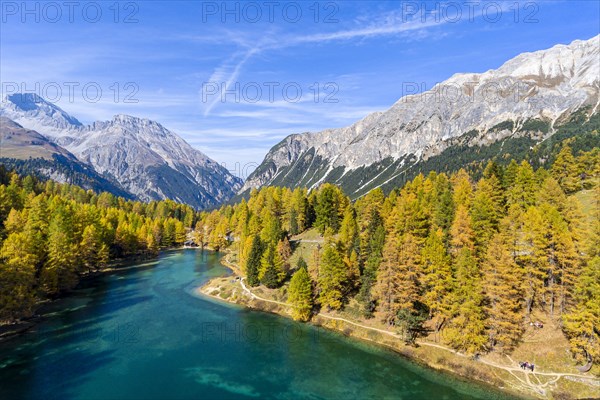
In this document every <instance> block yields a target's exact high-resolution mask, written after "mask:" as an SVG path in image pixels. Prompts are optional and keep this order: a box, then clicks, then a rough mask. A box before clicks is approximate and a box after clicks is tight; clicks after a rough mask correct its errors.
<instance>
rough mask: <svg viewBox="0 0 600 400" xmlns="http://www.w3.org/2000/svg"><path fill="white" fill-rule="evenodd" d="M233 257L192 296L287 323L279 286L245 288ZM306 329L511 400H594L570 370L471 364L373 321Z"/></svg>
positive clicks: (592, 382)
mask: <svg viewBox="0 0 600 400" xmlns="http://www.w3.org/2000/svg"><path fill="white" fill-rule="evenodd" d="M233 256H234V255H233V253H228V254H226V255H225V256H224V257H223V258H222V264H223V265H225V266H226V267H228V268H230V269H232V271H233V272H234V275H232V276H228V277H221V278H214V279H212V280H210V281H208V282H207V283H206V284H204V285H203V286H201V287H199V288H197V289H196V293H197V294H201V295H207V296H210V297H212V298H214V299H217V300H220V301H226V302H229V303H234V304H238V305H242V306H244V307H248V308H251V309H254V310H258V311H264V312H269V313H274V314H278V315H281V316H284V317H287V318H291V312H290V306H289V305H287V304H286V288H285V286H284V288H282V289H267V288H264V287H262V286H261V287H258V288H248V287H247V286H246V285H245V284H244V281H243V279H242V278H241V275H240V270H239V268H238V267H237V265H235V263H233V262H232V260H231V258H232V257H233ZM310 323H311V324H313V325H316V326H320V327H324V328H327V329H330V330H334V331H337V332H341V333H342V334H344V335H345V336H348V337H353V338H356V339H359V340H365V341H368V342H373V343H376V344H378V345H381V346H384V347H386V348H389V349H391V350H393V351H395V352H396V353H398V354H400V355H402V356H404V357H407V358H409V359H411V360H413V361H416V362H419V363H422V364H424V365H426V366H428V367H430V368H433V369H436V370H440V371H445V372H448V373H451V374H453V375H456V376H458V377H461V378H462V379H467V380H474V381H478V382H480V383H482V384H486V385H491V386H493V387H495V388H498V389H500V390H503V391H506V392H508V393H511V394H514V395H517V396H521V397H528V398H543V399H593V398H600V379H599V378H598V376H595V375H593V374H591V373H585V374H581V373H578V372H577V371H576V370H575V369H574V368H571V369H573V370H574V372H570V371H568V370H567V368H561V369H554V368H553V369H550V368H549V367H550V366H548V365H543V368H536V371H535V373H534V372H527V371H524V370H522V369H521V368H519V366H518V362H517V361H515V360H513V359H512V358H510V357H508V356H500V355H499V354H490V355H485V356H482V357H479V358H478V359H477V360H474V359H473V358H471V357H467V356H465V355H464V354H460V353H457V352H455V351H454V350H452V349H450V348H447V347H445V346H443V345H442V344H440V343H439V342H438V341H436V340H431V338H426V339H420V340H419V341H418V342H417V345H416V346H408V345H406V344H404V342H403V341H402V340H401V338H400V337H399V336H398V335H397V334H396V333H395V332H393V331H391V330H388V329H385V327H384V326H380V324H378V323H377V322H376V321H374V320H373V319H370V320H364V319H357V318H352V317H350V316H349V315H347V313H340V312H332V313H318V314H315V315H313V317H312V319H311V321H310ZM595 368H597V367H595ZM556 371H559V372H556Z"/></svg>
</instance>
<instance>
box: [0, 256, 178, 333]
mask: <svg viewBox="0 0 600 400" xmlns="http://www.w3.org/2000/svg"><path fill="white" fill-rule="evenodd" d="M185 248H186V247H170V248H166V249H162V250H161V251H160V253H168V252H171V251H177V250H183V249H185ZM157 261H158V256H157V255H154V254H147V253H146V254H136V255H129V256H126V257H124V258H120V259H115V260H111V261H109V262H108V264H107V266H106V267H103V268H99V269H95V270H92V271H87V272H84V273H82V274H81V275H80V276H79V280H80V282H83V281H85V280H93V279H97V278H98V277H100V276H103V275H106V274H110V273H113V272H123V271H127V270H129V269H137V268H143V267H147V266H148V265H149V264H152V263H154V262H157ZM76 289H77V288H74V289H73V290H76ZM69 294H70V291H65V292H63V293H61V294H60V295H58V296H57V297H54V298H46V299H40V300H38V302H37V303H36V305H35V306H34V309H35V310H36V311H35V312H34V313H33V314H32V315H31V316H29V317H26V318H22V319H20V320H16V321H11V322H6V321H0V342H2V341H5V340H9V339H11V338H13V337H15V336H18V335H20V334H23V333H25V332H27V331H28V330H30V329H32V328H34V327H35V326H36V325H37V324H38V323H39V322H40V321H41V320H42V318H43V316H42V315H40V314H38V313H37V311H39V310H40V309H41V308H43V307H44V306H45V305H47V304H49V303H52V302H54V301H58V300H60V299H63V298H65V297H68V296H69Z"/></svg>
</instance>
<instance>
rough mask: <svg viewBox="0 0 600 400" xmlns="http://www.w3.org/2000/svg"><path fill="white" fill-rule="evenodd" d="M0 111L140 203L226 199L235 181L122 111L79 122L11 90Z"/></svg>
mask: <svg viewBox="0 0 600 400" xmlns="http://www.w3.org/2000/svg"><path fill="white" fill-rule="evenodd" d="M0 115H4V116H6V117H9V118H11V119H13V120H15V121H16V122H18V123H19V124H21V125H22V126H24V127H27V128H30V129H36V130H37V131H38V132H40V133H42V134H43V135H45V136H47V137H48V138H49V139H51V140H52V141H53V142H54V143H56V144H58V145H60V146H62V147H64V148H65V149H67V150H69V151H70V152H71V153H73V154H74V155H75V156H76V157H77V158H78V159H79V160H80V161H82V162H84V163H87V164H89V165H91V166H92V167H94V169H95V170H96V171H97V172H98V173H100V174H102V175H105V176H108V177H110V178H111V179H114V180H115V181H117V182H119V184H120V185H121V186H122V187H123V188H125V189H126V190H127V191H129V192H130V193H132V194H133V195H135V196H136V198H138V199H140V200H144V201H149V200H161V199H166V198H169V199H173V200H176V201H179V202H182V203H187V204H190V205H192V206H194V207H197V208H206V207H213V206H216V205H218V204H220V203H222V202H224V201H227V200H228V199H229V198H231V197H232V196H233V195H234V194H235V192H236V191H237V189H239V187H240V186H241V180H240V179H238V178H236V177H234V176H233V175H231V174H230V173H229V172H228V171H227V169H225V168H224V167H222V166H221V165H219V164H218V163H217V162H215V161H213V160H211V159H210V158H208V157H207V156H206V155H204V154H203V153H201V152H200V151H198V150H196V149H194V148H192V147H191V146H190V145H189V144H188V143H187V142H185V141H184V140H183V139H182V138H180V137H179V136H177V134H175V133H173V132H171V131H169V130H168V129H166V128H164V127H163V126H162V125H160V124H159V123H157V122H154V121H150V120H148V119H142V118H136V117H131V116H127V115H117V116H115V117H114V118H113V119H112V120H110V121H104V122H94V123H93V124H91V125H87V126H84V125H82V124H81V123H80V122H79V121H77V120H76V119H75V118H73V117H71V116H69V115H68V114H66V113H65V112H64V111H63V110H61V109H60V108H59V107H57V106H56V105H54V104H51V103H48V102H46V101H44V100H43V99H41V98H40V97H39V96H36V95H31V94H15V95H11V96H9V97H7V98H6V100H5V101H4V102H3V103H2V105H0Z"/></svg>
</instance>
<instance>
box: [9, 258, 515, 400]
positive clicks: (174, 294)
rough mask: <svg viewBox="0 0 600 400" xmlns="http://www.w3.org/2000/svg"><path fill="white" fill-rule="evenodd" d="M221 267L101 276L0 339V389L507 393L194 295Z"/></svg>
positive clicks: (124, 395) (277, 394)
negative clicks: (27, 328)
mask: <svg viewBox="0 0 600 400" xmlns="http://www.w3.org/2000/svg"><path fill="white" fill-rule="evenodd" d="M224 274H227V270H226V269H225V268H224V267H222V266H221V265H220V263H219V256H218V255H217V254H214V253H210V252H200V251H196V250H182V251H177V252H170V253H166V254H163V255H162V256H161V257H160V259H159V260H158V261H156V262H152V263H148V264H144V265H142V266H140V267H138V268H134V269H129V270H126V271H120V272H118V273H115V274H112V275H105V276H103V277H101V278H98V279H95V280H94V281H93V282H91V283H87V284H85V285H82V286H83V287H82V288H81V289H80V290H77V291H76V292H75V294H74V295H72V296H70V297H69V298H65V299H62V300H60V301H57V302H55V303H52V304H51V305H50V306H49V307H47V308H46V309H45V310H43V314H44V316H45V318H44V322H43V323H42V324H40V325H39V326H38V327H37V328H36V330H35V331H32V332H29V333H27V334H25V335H23V336H21V337H18V338H14V339H11V340H8V341H5V342H0V399H2V400H4V399H10V400H12V399H61V400H62V399H249V398H266V399H361V400H362V399H377V400H380V399H395V400H399V399H407V400H408V399H410V400H419V399H424V400H432V399H510V398H511V397H509V396H507V395H505V394H501V393H495V392H493V391H491V390H490V388H486V387H482V386H479V385H477V384H472V383H466V382H462V381H460V380H457V379H455V378H453V377H450V376H447V375H445V374H440V373H437V372H435V371H432V370H429V369H427V368H424V367H421V366H419V365H416V364H414V363H411V362H409V361H407V360H405V359H403V358H401V357H400V356H398V355H396V354H394V353H392V352H390V351H387V350H384V349H380V348H378V347H376V346H371V345H369V344H364V343H362V342H358V341H354V340H351V339H348V338H345V337H343V336H341V335H338V334H335V333H332V332H328V331H325V330H323V329H319V328H316V327H312V326H310V325H306V324H300V323H296V322H293V321H291V320H288V319H286V318H282V317H278V316H275V315H269V314H265V313H260V312H255V311H249V310H245V309H243V308H240V307H237V306H229V305H226V304H222V303H219V302H215V301H213V300H209V299H206V298H203V297H197V296H194V294H193V289H194V288H195V287H197V286H198V285H200V284H202V283H203V282H206V281H207V280H208V279H210V278H212V277H215V276H221V275H224Z"/></svg>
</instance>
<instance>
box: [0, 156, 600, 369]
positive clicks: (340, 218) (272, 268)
mask: <svg viewBox="0 0 600 400" xmlns="http://www.w3.org/2000/svg"><path fill="white" fill-rule="evenodd" d="M473 176H476V177H477V179H473ZM599 181H600V149H598V148H595V149H593V150H591V151H582V150H579V151H577V154H575V155H574V154H573V151H572V149H571V148H570V147H569V146H568V145H565V146H563V147H562V150H560V152H558V154H557V155H556V157H555V160H554V162H553V164H552V166H551V167H550V168H548V169H544V168H538V169H537V170H534V168H533V167H532V166H531V164H529V163H528V162H526V161H524V162H522V163H521V164H518V163H516V162H514V161H513V162H511V163H509V164H508V165H507V166H501V165H498V164H495V163H493V162H490V163H488V164H487V166H486V167H485V168H482V171H481V172H480V173H478V174H476V175H469V174H468V173H467V172H465V171H464V170H460V171H459V172H457V173H455V174H451V175H447V174H445V173H435V172H431V173H429V174H428V175H427V176H424V175H418V176H416V177H415V178H414V179H413V180H412V181H411V182H408V183H407V184H406V185H404V186H403V187H402V188H398V189H395V190H393V191H391V192H390V193H389V194H388V195H386V194H385V193H384V192H383V191H382V190H381V189H375V190H372V191H371V192H369V193H368V194H366V195H365V196H363V197H361V198H360V199H358V200H356V201H355V202H352V201H350V199H349V197H348V196H347V195H345V194H344V193H343V192H342V190H341V189H340V188H338V187H336V186H334V185H331V184H323V185H322V186H321V187H319V188H318V189H315V190H312V191H308V190H306V189H303V188H296V189H293V190H292V189H289V188H281V187H267V188H263V189H260V190H254V191H252V193H251V195H250V197H249V199H248V200H247V201H246V200H242V201H241V202H240V203H238V204H235V205H224V206H222V207H221V208H220V209H218V210H213V211H207V212H200V213H198V212H196V211H195V210H193V209H192V208H191V207H189V206H186V205H182V204H177V203H175V202H173V201H161V202H151V203H141V202H135V201H130V200H126V199H123V198H119V197H115V196H113V195H111V194H109V193H100V194H96V193H94V192H92V191H86V190H83V189H81V188H79V187H77V186H73V185H67V184H58V183H55V182H53V181H46V182H42V181H39V180H37V179H36V178H34V177H31V176H24V177H20V176H19V175H17V174H16V173H14V172H9V171H7V170H6V169H4V168H2V167H0V221H2V224H1V225H0V240H1V242H0V322H11V321H14V320H18V319H19V318H23V317H27V316H29V315H31V314H32V313H33V312H34V310H35V307H36V304H38V302H39V301H40V300H43V299H45V298H52V297H55V296H57V295H58V294H60V293H61V292H63V291H66V290H69V289H71V288H73V287H75V286H76V285H77V283H78V281H79V279H80V277H81V276H82V275H85V274H87V273H89V272H92V271H96V270H99V269H102V268H103V267H105V266H106V265H107V263H108V262H109V260H111V259H115V258H122V257H127V256H131V255H140V254H141V255H149V256H151V255H155V254H157V253H158V251H159V250H160V249H161V248H168V247H172V246H176V245H181V244H182V243H183V242H184V241H185V240H186V236H187V235H188V234H191V235H192V237H193V238H194V240H195V241H196V242H197V243H198V244H199V245H200V246H203V247H205V246H206V247H209V248H212V249H214V250H223V249H225V248H228V249H230V250H233V251H234V252H235V253H236V254H237V256H238V260H239V264H240V267H241V268H242V271H243V273H244V275H245V279H246V282H247V284H248V285H250V286H258V285H264V286H265V287H267V288H280V287H284V288H285V290H286V291H287V301H288V302H289V303H290V304H291V305H292V307H293V317H294V318H295V319H298V320H302V321H307V320H309V319H310V318H311V316H312V314H313V312H315V311H317V310H340V309H343V308H344V307H346V306H347V305H348V304H349V303H350V302H351V301H353V302H356V303H358V304H359V305H360V313H361V314H362V317H364V318H377V319H379V320H380V321H382V322H384V323H386V324H387V325H388V326H389V327H393V328H394V329H396V330H397V331H398V332H400V333H401V334H402V335H403V337H404V338H405V340H406V342H409V343H411V342H414V341H415V339H416V338H417V337H418V336H419V335H422V334H424V333H425V332H427V331H435V332H436V333H439V335H440V337H441V338H442V339H443V340H444V342H445V343H447V344H448V345H450V346H452V347H453V348H455V349H457V350H461V351H464V352H467V353H478V352H483V351H489V350H491V349H496V350H499V351H502V352H509V351H511V349H513V348H514V346H516V345H517V344H518V343H519V341H520V340H521V339H522V334H523V332H524V328H525V326H526V324H528V323H530V322H531V321H532V313H534V312H538V313H539V312H541V313H544V314H545V315H549V316H550V317H552V318H556V319H557V320H559V321H561V326H562V329H563V332H564V334H565V335H566V336H567V338H569V340H570V342H571V344H572V349H573V353H574V354H576V355H577V356H579V357H582V356H583V355H584V354H585V352H588V353H589V354H591V355H593V356H595V357H600V332H599V330H598V329H599V327H600V204H592V205H589V207H588V210H587V211H586V212H584V211H583V210H582V207H581V205H580V204H579V202H578V201H577V199H576V197H575V196H574V194H576V193H577V192H579V191H581V190H588V191H589V190H594V191H598V190H600V184H599ZM595 199H596V200H595V201H597V202H600V195H598V196H595ZM590 214H592V215H590ZM191 227H194V230H193V231H192V230H191ZM308 230H316V231H318V232H319V234H320V235H321V236H322V237H323V242H322V244H321V245H319V246H317V247H316V249H315V251H314V252H313V254H310V255H307V257H306V259H304V258H302V257H300V258H299V259H298V261H297V262H295V263H294V265H291V262H290V256H291V255H292V253H293V251H294V246H295V244H294V240H293V237H294V236H295V235H298V234H301V233H303V232H306V231H308Z"/></svg>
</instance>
